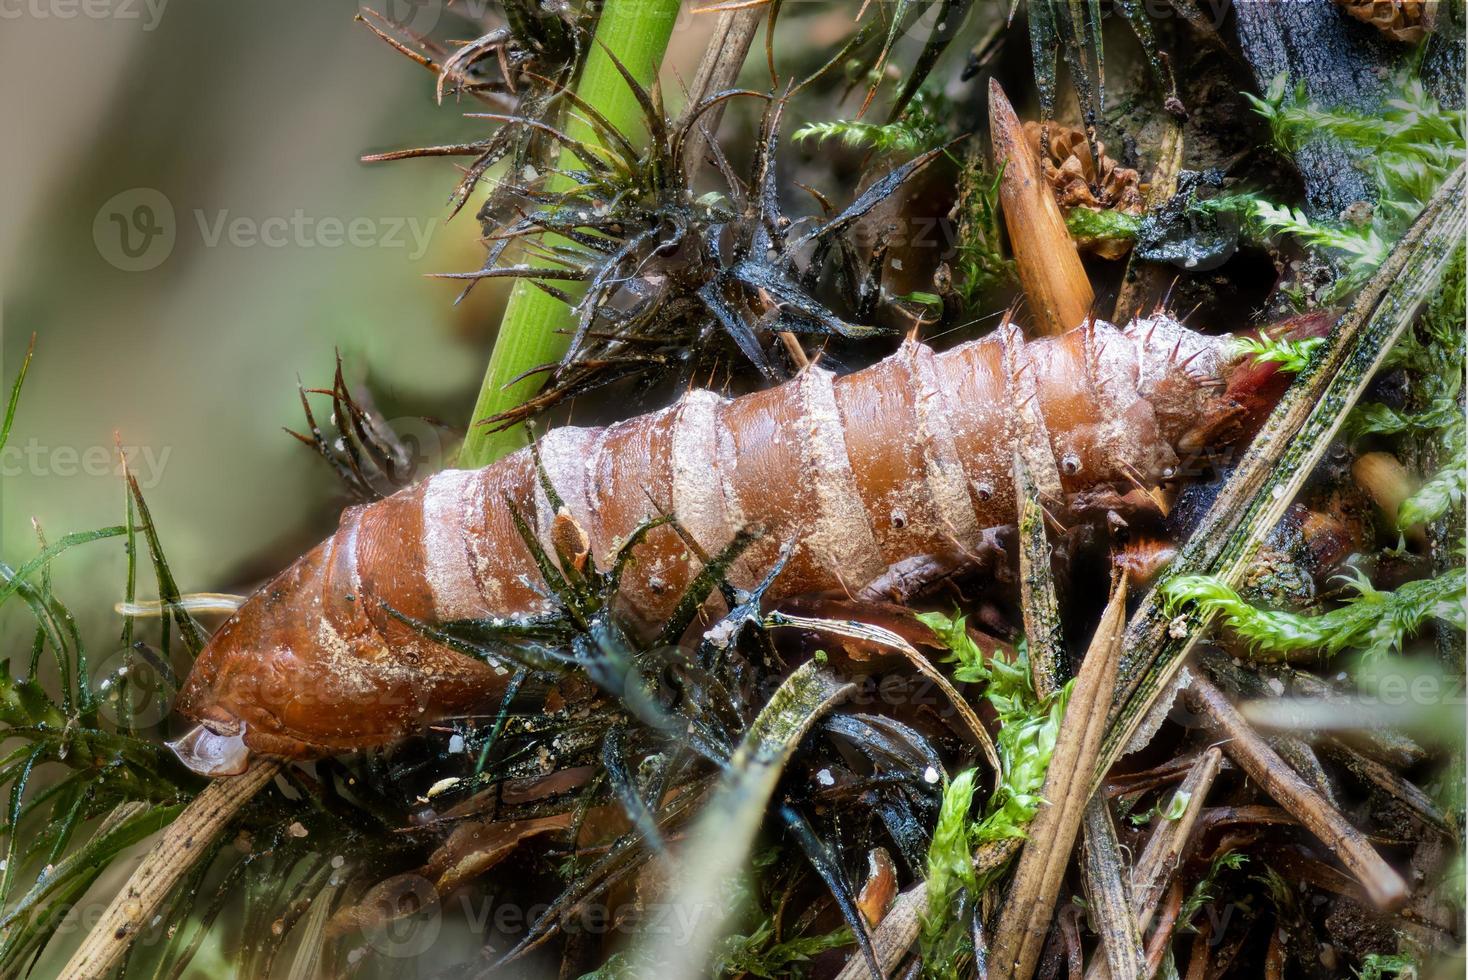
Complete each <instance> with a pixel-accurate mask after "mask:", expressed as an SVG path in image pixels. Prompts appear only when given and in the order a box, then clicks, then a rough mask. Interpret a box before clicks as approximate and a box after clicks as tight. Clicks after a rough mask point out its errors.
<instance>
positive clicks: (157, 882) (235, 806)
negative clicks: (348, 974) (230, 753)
mask: <svg viewBox="0 0 1468 980" xmlns="http://www.w3.org/2000/svg"><path fill="white" fill-rule="evenodd" d="M279 769H280V764H279V763H277V762H259V763H256V764H255V765H254V766H253V767H251V769H250V770H249V771H248V772H246V773H244V774H242V775H239V776H232V777H229V778H226V779H216V780H215V781H214V782H212V783H210V784H209V785H208V786H206V787H204V791H203V792H201V793H200V794H199V795H198V796H196V797H194V800H193V802H191V803H190V804H189V805H188V806H187V807H186V808H185V809H184V811H183V812H182V813H180V814H179V815H178V818H177V819H176V820H174V821H173V823H171V824H169V826H168V828H167V829H166V830H164V831H163V838H162V839H161V840H160V841H159V842H158V844H157V846H155V847H154V848H153V850H151V851H149V852H148V854H147V856H146V857H144V858H143V861H142V863H141V864H139V865H138V867H137V869H136V870H134V871H133V873H132V877H130V878H128V880H127V882H126V883H125V884H124V885H123V886H122V890H121V891H119V892H118V893H117V895H116V896H114V897H113V899H112V902H111V904H110V905H108V906H107V910H106V911H105V912H103V913H102V917H101V919H99V920H98V921H97V924H96V925H95V926H93V927H92V931H91V932H89V933H88V934H87V938H86V939H85V940H84V941H83V942H82V945H81V948H80V949H78V950H77V951H76V952H75V953H74V954H73V955H72V957H71V960H70V961H69V962H68V963H67V964H66V968H65V969H64V970H62V971H61V975H60V977H61V980H93V978H95V977H104V976H107V975H108V973H110V972H111V971H112V969H113V968H114V967H116V966H117V962H118V961H119V960H120V959H121V958H122V955H123V953H125V952H126V951H127V949H128V947H129V946H131V945H132V942H133V940H134V939H135V938H137V935H138V932H139V930H141V929H142V928H143V927H144V926H146V925H147V923H148V922H149V920H151V919H152V918H153V914H154V913H155V912H156V911H157V910H158V907H159V906H160V905H161V904H162V903H163V902H164V900H166V899H167V898H168V896H169V895H170V894H171V893H172V892H173V889H174V886H176V885H177V884H178V883H179V882H180V881H182V880H183V878H184V876H185V875H187V874H188V873H189V871H190V869H192V868H193V866H194V862H195V861H197V860H198V859H199V858H200V857H201V856H203V855H204V854H206V853H208V852H209V849H210V848H209V845H210V844H211V843H212V842H213V840H214V838H215V837H216V836H218V835H219V833H220V832H221V831H222V830H224V828H225V826H226V825H228V823H229V822H230V820H231V819H233V817H234V815H235V814H236V813H237V812H239V809H240V807H242V806H244V805H245V804H246V803H248V802H249V801H250V800H251V799H252V798H254V796H255V794H256V793H258V792H259V791H260V790H261V789H263V788H264V787H265V786H266V785H267V784H268V783H269V782H270V781H271V780H272V779H274V778H275V774H276V772H277V771H278V770H279Z"/></svg>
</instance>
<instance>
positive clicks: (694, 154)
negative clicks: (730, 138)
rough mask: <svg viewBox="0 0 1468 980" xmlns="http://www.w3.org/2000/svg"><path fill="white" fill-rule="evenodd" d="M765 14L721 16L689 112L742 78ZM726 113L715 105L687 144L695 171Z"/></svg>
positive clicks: (756, 9)
mask: <svg viewBox="0 0 1468 980" xmlns="http://www.w3.org/2000/svg"><path fill="white" fill-rule="evenodd" d="M764 14H765V11H764V7H763V5H756V6H752V7H742V8H738V9H727V10H723V11H721V12H720V13H719V21H718V23H717V24H715V25H714V33H713V36H711V37H710V38H709V43H708V47H707V48H705V49H704V53H703V60H702V61H700V62H699V63H698V71H697V72H696V73H695V74H694V76H693V82H692V84H691V85H690V86H689V88H688V107H687V108H686V109H684V112H685V113H689V112H692V111H693V109H694V107H695V106H697V105H698V104H699V103H700V102H702V101H703V100H704V99H705V98H707V97H708V96H710V95H713V94H714V93H715V92H722V91H723V90H724V89H726V88H729V87H730V86H731V85H733V84H734V82H735V80H736V79H738V77H739V70H740V69H741V68H742V67H744V59H745V57H746V56H747V55H748V54H749V45H750V43H751V42H752V41H753V40H754V35H755V32H756V31H757V30H758V29H759V25H760V21H761V20H763V19H764ZM723 114H724V107H723V106H722V105H717V106H714V107H713V108H712V109H710V110H708V112H706V113H704V116H703V118H702V119H701V120H700V121H699V124H698V125H697V126H694V127H693V129H692V131H691V132H690V133H689V134H688V139H687V142H685V143H684V144H683V145H684V157H683V159H684V160H691V161H693V162H692V164H691V165H690V166H691V167H692V168H697V166H698V164H699V161H700V159H701V158H702V156H703V151H704V148H705V147H706V146H708V140H709V135H710V134H711V133H714V132H716V131H717V130H718V128H719V120H720V119H721V118H722V117H723Z"/></svg>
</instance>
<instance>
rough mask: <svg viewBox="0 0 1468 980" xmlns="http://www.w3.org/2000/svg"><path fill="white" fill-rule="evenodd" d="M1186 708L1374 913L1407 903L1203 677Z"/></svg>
mask: <svg viewBox="0 0 1468 980" xmlns="http://www.w3.org/2000/svg"><path fill="white" fill-rule="evenodd" d="M1187 698H1188V706H1189V707H1190V708H1191V709H1192V710H1194V711H1196V712H1197V713H1198V714H1199V715H1201V716H1202V718H1203V724H1204V725H1205V726H1206V727H1207V728H1208V729H1209V730H1210V731H1211V732H1212V733H1213V735H1214V736H1215V737H1216V738H1218V739H1220V741H1221V742H1222V745H1223V750H1224V751H1225V752H1227V753H1228V755H1229V758H1231V759H1233V760H1234V762H1236V763H1238V765H1239V768H1241V769H1243V770H1244V771H1245V772H1246V773H1248V774H1249V778H1251V779H1253V780H1254V781H1255V782H1256V783H1258V784H1259V785H1260V786H1261V787H1262V788H1263V789H1264V792H1266V793H1267V794H1269V796H1270V798H1271V799H1273V800H1274V801H1275V802H1277V803H1279V804H1280V806H1282V807H1284V808H1285V809H1286V810H1287V811H1289V812H1290V813H1291V814H1293V815H1294V816H1296V817H1298V818H1299V820H1300V822H1301V823H1302V824H1304V825H1305V826H1306V827H1307V828H1309V830H1310V832H1311V833H1313V834H1314V835H1315V836H1316V837H1318V838H1320V840H1321V841H1322V842H1323V843H1324V844H1325V845H1326V846H1327V847H1328V848H1330V850H1331V851H1332V852H1334V854H1335V855H1336V857H1338V858H1339V859H1340V861H1341V863H1342V864H1344V865H1345V866H1346V868H1347V869H1349V870H1350V872H1351V873H1352V874H1353V875H1355V876H1356V878H1357V880H1358V881H1360V882H1361V884H1362V885H1363V886H1364V887H1365V889H1366V892H1367V894H1368V895H1370V896H1371V900H1372V901H1373V902H1374V903H1376V905H1377V906H1378V907H1379V908H1383V909H1394V908H1397V907H1399V906H1400V905H1401V904H1402V903H1403V902H1404V901H1406V899H1407V883H1406V882H1405V881H1403V880H1402V876H1401V875H1399V874H1397V872H1396V871H1394V870H1393V869H1392V867H1391V865H1389V864H1387V863H1386V862H1385V861H1384V860H1382V858H1381V856H1380V855H1379V854H1377V853H1376V851H1375V849H1374V848H1372V846H1371V844H1370V843H1369V842H1368V841H1367V840H1366V837H1365V836H1364V835H1363V834H1362V833H1361V832H1360V831H1359V830H1357V829H1356V828H1355V827H1353V826H1351V824H1350V822H1349V821H1347V820H1346V818H1345V817H1343V816H1342V815H1341V813H1340V811H1339V810H1337V809H1336V808H1335V807H1333V806H1331V805H1330V804H1329V803H1327V802H1326V801H1325V800H1324V799H1323V798H1322V797H1321V796H1320V794H1319V793H1317V792H1315V790H1313V789H1311V788H1310V786H1309V784H1307V783H1306V782H1305V781H1304V780H1303V779H1301V778H1300V777H1299V775H1298V774H1296V772H1295V771H1294V770H1293V769H1291V768H1290V767H1289V765H1288V764H1287V763H1286V762H1285V761H1284V760H1283V759H1281V758H1280V757H1279V754H1278V753H1277V752H1275V751H1274V750H1273V749H1271V748H1270V747H1269V746H1268V745H1267V744H1265V742H1264V740H1263V739H1262V738H1260V737H1259V736H1258V735H1257V734H1256V733H1255V732H1254V730H1253V729H1251V728H1250V727H1249V724H1248V722H1246V721H1244V719H1243V717H1242V716H1241V715H1240V714H1239V713H1238V711H1237V710H1236V709H1235V708H1234V706H1233V705H1232V704H1230V703H1229V701H1228V698H1226V697H1224V696H1223V692H1222V691H1220V690H1219V689H1218V688H1216V687H1214V686H1213V683H1212V682H1211V681H1209V680H1207V679H1206V678H1203V677H1195V678H1193V683H1192V684H1191V685H1189V687H1188V691H1187Z"/></svg>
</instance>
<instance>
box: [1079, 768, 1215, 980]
mask: <svg viewBox="0 0 1468 980" xmlns="http://www.w3.org/2000/svg"><path fill="white" fill-rule="evenodd" d="M1222 767H1223V752H1222V751H1221V750H1220V749H1218V748H1217V747H1214V748H1210V749H1209V750H1208V751H1206V752H1203V753H1202V754H1200V755H1199V756H1198V758H1197V759H1196V760H1195V761H1194V763H1193V767H1192V768H1191V769H1189V770H1188V774H1187V776H1185V777H1183V781H1182V783H1181V784H1179V786H1178V788H1177V790H1176V792H1175V793H1174V794H1173V800H1174V801H1176V800H1178V799H1182V800H1185V801H1186V802H1185V803H1184V805H1183V812H1182V815H1181V816H1180V817H1178V818H1177V819H1176V820H1167V819H1164V820H1161V821H1159V822H1158V824H1157V827H1156V829H1155V830H1153V831H1152V836H1151V837H1149V838H1147V844H1146V846H1145V847H1144V848H1143V849H1142V856H1141V857H1139V858H1138V859H1137V863H1136V864H1135V865H1133V866H1132V871H1131V896H1132V906H1133V907H1134V908H1135V909H1136V915H1137V930H1138V933H1139V934H1140V933H1141V932H1145V931H1146V929H1147V927H1148V926H1149V925H1151V924H1152V918H1153V916H1155V915H1156V914H1157V906H1158V903H1160V902H1161V901H1162V895H1163V893H1164V892H1166V891H1167V887H1168V884H1169V883H1170V882H1171V881H1172V873H1173V871H1174V870H1175V869H1176V868H1177V866H1178V864H1179V862H1181V861H1182V857H1183V852H1184V851H1185V850H1186V849H1187V846H1188V843H1189V841H1191V839H1192V837H1193V829H1194V828H1195V827H1196V826H1197V825H1198V815H1199V814H1200V813H1202V812H1203V802H1204V801H1205V800H1206V799H1207V798H1208V790H1209V789H1210V788H1212V786H1213V781H1214V780H1215V779H1217V778H1218V772H1219V770H1220V769H1221V768H1222ZM1098 798H1099V797H1098ZM1168 809H1169V810H1171V809H1172V808H1171V807H1169V808H1168ZM1111 976H1112V973H1111V970H1110V969H1109V966H1108V964H1107V962H1106V960H1104V959H1101V958H1097V959H1096V960H1094V961H1093V962H1092V963H1091V966H1090V968H1089V969H1088V970H1086V978H1085V980H1108V978H1109V977H1111Z"/></svg>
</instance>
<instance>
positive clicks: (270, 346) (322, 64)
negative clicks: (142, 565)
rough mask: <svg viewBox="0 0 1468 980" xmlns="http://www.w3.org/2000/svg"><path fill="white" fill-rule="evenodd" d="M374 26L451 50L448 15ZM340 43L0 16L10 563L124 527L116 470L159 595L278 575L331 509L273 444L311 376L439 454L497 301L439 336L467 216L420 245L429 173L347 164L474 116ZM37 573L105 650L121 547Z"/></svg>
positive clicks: (133, 12)
mask: <svg viewBox="0 0 1468 980" xmlns="http://www.w3.org/2000/svg"><path fill="white" fill-rule="evenodd" d="M375 6H376V8H377V9H379V10H380V11H381V12H382V13H384V14H385V15H387V16H388V17H390V18H393V19H396V20H398V21H400V22H402V23H405V24H407V25H409V26H412V27H414V28H421V29H423V30H430V29H432V30H434V31H435V32H436V33H438V34H439V35H440V36H444V32H445V28H446V27H447V28H448V33H447V36H450V37H453V36H456V35H454V34H453V30H452V28H453V27H454V19H455V18H456V17H457V16H458V11H457V10H456V9H455V8H454V7H452V6H451V7H449V8H448V9H447V10H445V9H443V7H442V5H441V4H439V3H437V2H424V3H421V4H417V5H415V4H411V3H408V2H406V0H385V2H384V3H381V4H377V5H375ZM357 13H358V6H357V5H356V4H355V3H353V2H348V0H312V2H310V3H302V2H300V0H255V2H252V3H249V4H240V3H227V2H224V0H188V2H179V0H174V2H168V0H3V2H0V91H3V92H4V93H5V95H4V96H3V101H4V105H5V110H4V112H5V116H4V138H3V140H0V187H3V188H4V192H3V197H0V328H3V333H0V367H3V377H4V384H5V385H6V386H8V385H9V384H10V381H11V379H12V378H13V377H14V375H15V373H16V371H17V370H18V369H19V368H20V365H21V363H22V361H23V359H24V354H25V351H26V347H27V345H28V343H29V342H30V338H31V335H32V334H33V333H34V334H35V336H36V348H35V360H34V362H33V364H32V367H31V371H30V374H29V376H28V379H27V381H26V385H25V391H24V395H23V397H22V399H21V404H20V410H19V414H18V416H17V419H16V423H15V429H14V431H13V433H12V435H11V439H10V443H9V446H8V448H7V449H6V450H5V452H4V455H3V459H0V475H3V479H0V535H3V536H0V555H3V558H4V560H6V561H7V562H10V563H11V564H12V565H15V564H19V563H20V562H21V561H23V560H24V559H25V558H26V557H28V556H29V555H31V554H33V553H34V551H35V550H36V548H37V547H38V545H37V538H36V530H35V527H34V526H33V521H34V522H36V523H37V524H39V526H40V528H41V529H42V530H43V531H44V533H45V534H46V535H47V536H48V538H50V539H52V540H54V539H56V538H59V537H60V536H61V535H63V534H65V533H68V532H72V531H78V530H85V529H89V528H94V527H99V526H103V525H110V524H117V523H120V522H121V521H122V518H123V505H124V501H123V488H122V482H121V479H120V477H119V475H118V468H117V454H116V452H115V450H114V445H115V442H120V443H121V445H123V446H124V447H128V449H129V452H128V455H129V459H130V462H131V465H132V468H133V471H134V473H135V474H136V475H137V477H138V479H139V482H140V483H141V485H142V489H143V491H144V493H145V494H146V495H147V498H148V500H149V502H150V505H151V507H152V511H153V515H154V517H155V519H156V522H157V524H158V527H159V530H160V533H161V534H162V538H163V545H164V548H165V550H166V551H167V554H168V556H169V559H170V561H171V562H172V564H173V568H174V571H175V573H176V575H177V577H178V580H179V584H180V587H181V588H182V589H183V590H184V591H186V592H187V591H203V590H228V589H244V588H246V587H248V586H249V585H250V584H251V583H252V582H253V581H255V580H257V579H258V578H260V577H262V576H264V575H265V574H267V573H269V572H272V571H274V570H276V569H278V568H279V567H280V566H281V565H283V564H284V563H285V562H287V561H289V560H290V559H291V558H293V557H295V556H296V555H297V554H299V553H300V552H301V551H303V550H305V548H306V547H307V546H308V545H309V544H311V543H313V542H314V541H315V540H317V539H318V538H320V537H321V536H322V535H323V534H324V533H326V532H327V531H329V530H330V529H331V527H332V526H334V523H335V515H336V511H337V509H338V508H339V507H340V506H341V504H342V502H343V499H342V497H341V495H340V493H339V491H338V487H337V485H336V480H335V478H334V476H333V475H332V473H331V471H330V470H329V468H328V467H327V466H326V465H325V464H324V463H323V462H322V461H321V460H320V459H319V458H317V457H316V456H314V455H313V454H312V453H311V452H310V451H309V450H308V449H306V448H305V447H303V446H301V445H299V444H298V443H296V442H295V441H294V440H293V439H291V438H290V437H289V436H288V435H287V434H286V433H285V432H283V431H282V427H283V426H290V427H292V428H297V429H300V428H301V427H302V422H303V418H302V413H301V408H300V404H299V401H298V398H297V394H296V383H297V379H298V378H299V379H300V380H301V381H302V382H304V383H305V384H306V385H307V386H313V385H317V386H329V385H330V382H331V375H332V371H333V368H334V355H333V351H334V350H335V349H340V351H341V352H342V355H343V357H344V358H345V360H346V364H347V368H348V376H349V378H355V379H358V380H361V379H363V378H365V379H366V380H367V381H368V383H369V384H370V386H371V389H372V391H373V393H374V395H375V396H376V399H377V402H378V405H379V407H380V408H381V409H382V410H383V413H384V414H385V415H386V416H387V417H388V418H389V419H392V418H394V417H399V418H402V417H407V416H418V415H429V416H434V417H437V418H441V419H443V420H444V421H445V422H447V423H449V424H450V425H452V426H453V427H455V428H458V429H460V430H462V428H463V426H464V425H465V423H466V421H467V416H468V413H469V410H470V408H471V406H472V403H473V396H474V391H475V389H476V387H477V385H478V381H479V378H480V375H481V373H482V371H483V368H484V364H485V362H486V360H487V358H488V353H489V349H490V345H491V343H492V341H493V333H494V324H495V323H496V322H497V321H498V317H499V308H500V305H501V304H502V302H503V294H502V291H497V290H495V289H493V288H481V289H478V290H476V291H475V292H474V293H473V294H472V296H471V297H470V299H469V300H468V301H466V302H465V303H464V304H462V305H460V306H458V307H455V306H454V305H453V301H454V298H455V296H456V295H457V293H458V288H457V286H456V285H455V284H453V283H449V282H443V281H438V280H433V279H429V278H425V274H426V273H430V272H436V271H460V270H467V269H474V268H478V266H479V265H480V263H481V259H482V255H483V249H482V246H481V245H480V244H479V242H478V234H479V232H478V228H477V226H476V224H475V219H474V213H473V212H474V210H475V207H476V203H477V202H471V203H470V205H469V206H468V207H466V208H465V209H464V211H463V213H461V214H460V215H459V216H458V217H457V218H456V219H454V220H453V221H449V222H446V221H445V219H446V217H447V210H446V208H445V201H446V200H447V197H448V194H449V191H450V190H451V189H452V187H453V184H454V183H455V181H456V179H457V172H456V171H455V169H454V166H453V163H452V162H451V161H446V160H442V159H439V160H424V161H406V162H400V163H394V164H377V165H370V166H369V165H364V164H361V163H359V162H358V158H359V157H360V156H361V155H362V154H364V153H368V152H373V151H380V150H386V149H394V148H399V147H406V146H418V145H426V144H431V143H436V142H456V141H463V140H465V139H470V138H477V137H478V136H479V135H482V131H483V130H484V129H485V127H486V124H484V123H482V122H478V121H474V120H465V119H463V118H462V115H461V114H462V113H463V112H465V111H474V110H475V109H476V108H481V107H479V106H477V104H474V105H468V104H466V105H462V106H460V105H455V104H453V102H452V101H451V100H446V101H445V104H444V105H442V106H435V105H434V100H433V90H434V84H433V83H434V79H433V76H432V75H431V74H430V73H429V72H427V71H424V70H423V69H422V68H420V67H419V66H417V65H415V64H413V63H412V62H411V61H410V60H408V59H407V58H405V57H403V56H402V55H400V54H398V53H397V52H395V51H393V50H392V49H390V48H389V47H388V46H387V45H385V44H383V43H382V42H381V41H380V40H379V39H378V38H377V37H376V36H374V35H373V34H372V33H371V32H370V31H368V30H367V29H366V27H365V26H364V25H363V24H361V23H355V22H354V19H355V16H356V14H357ZM440 19H442V22H440ZM711 26H712V15H693V14H690V13H689V12H688V10H687V9H685V13H684V16H683V17H682V19H681V20H680V23H679V28H678V30H677V32H676V33H675V38H674V44H673V57H672V59H671V63H670V67H669V69H668V71H669V72H670V73H676V74H679V75H681V76H682V77H691V73H692V68H693V65H694V64H695V63H696V61H697V58H698V56H699V55H700V53H701V49H702V45H703V41H704V38H705V37H706V36H707V33H706V32H707V30H708V29H709V28H710V27H711ZM463 36H464V37H470V36H472V34H469V33H468V32H467V30H466V31H465V33H464V35H463ZM676 87H677V86H676V85H674V86H673V88H676ZM674 101H676V100H674ZM318 408H319V409H320V411H321V413H322V416H323V417H322V421H323V422H325V421H326V418H325V415H326V414H329V411H328V409H327V408H326V405H325V402H324V400H321V401H319V402H318ZM409 428H410V432H409V435H410V436H416V437H417V438H418V440H419V442H420V444H421V448H422V451H423V454H424V456H425V457H427V458H425V459H424V460H423V463H424V464H425V465H426V466H428V467H429V468H430V470H431V469H432V468H436V467H437V466H439V465H442V462H443V460H442V459H435V458H433V457H434V455H435V454H436V453H437V454H440V455H442V454H443V453H451V452H452V450H453V447H454V441H455V440H454V438H453V437H452V436H451V435H450V436H448V437H447V438H442V439H441V438H440V433H439V432H438V431H437V430H435V429H433V428H432V427H429V426H423V425H417V426H413V425H411V424H410V426H409ZM114 434H115V438H114ZM55 568H56V575H57V582H56V588H57V591H58V593H60V594H61V595H63V597H65V598H67V600H68V601H69V602H70V603H71V604H72V607H73V608H74V609H75V610H76V611H77V614H78V615H79V616H80V617H83V618H85V619H86V620H87V621H86V622H84V623H83V627H84V632H85V633H89V634H90V633H92V632H93V630H97V629H103V628H105V629H115V628H116V627H115V625H112V624H110V623H109V622H108V617H110V616H111V612H110V609H111V605H112V601H114V600H115V599H117V598H120V597H121V589H122V581H123V574H124V569H125V564H124V557H123V548H122V545H121V544H120V543H118V542H116V541H108V542H104V543H102V544H100V545H95V546H92V547H88V548H84V549H81V550H79V551H77V552H74V553H72V554H70V555H67V556H65V557H64V558H63V559H62V560H61V561H60V562H59V563H58V564H57V565H56V566H55ZM104 599H105V600H107V601H94V600H104ZM14 620H15V621H14V622H12V623H11V624H10V625H11V626H12V627H13V628H16V629H22V630H25V631H27V635H28V631H29V629H30V625H29V624H28V623H25V622H23V620H24V617H14Z"/></svg>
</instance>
